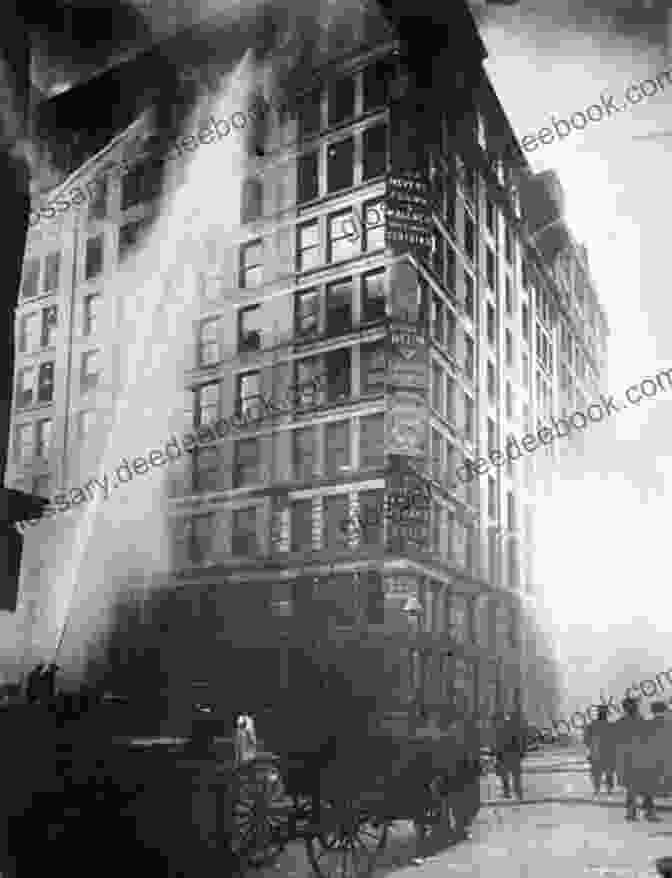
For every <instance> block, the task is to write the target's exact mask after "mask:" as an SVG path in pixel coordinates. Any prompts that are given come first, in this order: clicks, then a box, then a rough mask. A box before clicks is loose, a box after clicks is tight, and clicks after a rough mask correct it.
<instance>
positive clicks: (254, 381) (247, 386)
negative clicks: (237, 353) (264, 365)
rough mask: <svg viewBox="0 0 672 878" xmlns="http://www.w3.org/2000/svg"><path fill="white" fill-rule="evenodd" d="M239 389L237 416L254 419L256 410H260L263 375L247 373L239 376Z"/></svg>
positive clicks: (237, 391) (237, 393)
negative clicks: (248, 415) (246, 416)
mask: <svg viewBox="0 0 672 878" xmlns="http://www.w3.org/2000/svg"><path fill="white" fill-rule="evenodd" d="M237 384H238V387H237V389H236V414H237V415H247V414H248V413H249V414H250V417H252V416H253V415H254V414H255V409H256V410H257V412H258V410H259V400H260V395H261V373H260V372H246V373H245V374H244V375H239V376H238V381H237Z"/></svg>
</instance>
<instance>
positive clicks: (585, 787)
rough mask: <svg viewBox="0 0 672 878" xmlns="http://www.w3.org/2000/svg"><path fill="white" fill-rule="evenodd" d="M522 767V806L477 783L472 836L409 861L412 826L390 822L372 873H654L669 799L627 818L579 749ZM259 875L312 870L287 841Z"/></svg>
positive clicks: (665, 846) (671, 821)
mask: <svg viewBox="0 0 672 878" xmlns="http://www.w3.org/2000/svg"><path fill="white" fill-rule="evenodd" d="M524 765H525V772H524V792H525V795H526V800H525V801H524V802H523V804H522V805H521V804H518V802H517V801H516V800H515V799H514V800H504V799H502V798H501V795H500V792H499V782H498V780H497V778H496V777H495V776H494V775H492V774H490V775H488V776H487V777H485V778H483V781H482V800H483V807H482V808H481V811H480V813H479V815H478V817H477V819H476V821H475V823H474V824H473V826H472V839H471V841H467V842H463V843H461V844H459V845H457V846H456V847H451V848H448V849H447V850H446V851H444V852H443V853H441V854H439V855H437V856H436V857H433V858H431V859H428V860H426V861H425V862H424V863H422V864H421V865H419V866H418V865H413V864H412V862H411V860H412V858H413V857H414V855H415V848H414V835H413V830H412V828H411V826H410V824H408V823H406V822H401V821H400V822H398V823H395V824H394V826H393V827H392V830H391V832H390V841H389V843H388V847H387V849H386V850H385V851H384V852H383V854H381V857H380V860H379V863H378V866H377V868H376V870H375V873H374V874H375V878H382V876H384V875H391V874H394V875H395V876H400V878H401V876H404V878H405V876H410V875H417V876H418V878H421V876H422V878H439V876H441V878H445V876H447V875H453V874H454V875H473V876H481V875H482V876H488V875H494V874H496V875H497V878H528V876H529V878H539V876H542V875H543V876H544V878H556V876H557V878H579V876H587V878H589V876H595V878H598V876H599V878H603V876H604V878H643V876H655V875H656V874H657V873H656V869H655V860H656V858H657V857H661V856H665V855H668V854H672V803H668V801H667V800H661V801H660V802H659V803H658V804H659V805H660V806H661V807H660V811H659V813H660V818H661V822H660V823H647V822H646V821H644V820H640V821H638V822H636V823H626V822H625V820H624V795H625V794H624V792H623V791H622V790H618V791H617V792H616V793H614V794H613V795H611V796H607V795H606V794H604V793H602V794H601V795H600V797H599V799H598V800H594V799H593V795H592V788H591V784H590V777H589V775H588V772H587V764H586V762H585V759H584V756H583V749H582V748H578V747H577V748H575V749H566V750H564V749H563V750H554V751H553V750H550V751H547V752H546V753H540V754H539V753H537V754H530V756H528V757H527V759H526V760H525V763H524ZM668 807H669V810H667V808H668ZM259 874H260V878H270V876H272V875H274V876H276V878H277V876H279V875H283V876H288V878H308V876H309V875H311V871H310V867H309V864H308V862H307V859H306V856H305V853H304V851H303V847H302V846H301V845H300V844H292V845H290V847H289V848H288V849H287V851H286V852H285V854H284V855H283V857H282V859H281V861H280V862H279V863H277V864H276V865H275V866H274V867H273V868H269V869H265V870H262V872H261V873H259Z"/></svg>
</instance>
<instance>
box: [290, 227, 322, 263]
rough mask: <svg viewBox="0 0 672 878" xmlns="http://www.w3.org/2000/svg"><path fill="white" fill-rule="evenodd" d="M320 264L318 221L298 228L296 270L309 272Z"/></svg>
mask: <svg viewBox="0 0 672 878" xmlns="http://www.w3.org/2000/svg"><path fill="white" fill-rule="evenodd" d="M319 264H320V230H319V226H318V223H317V220H313V221H312V222H309V223H304V224H303V225H300V226H297V228H296V270H297V271H308V270H309V269H311V268H317V266H318V265H319Z"/></svg>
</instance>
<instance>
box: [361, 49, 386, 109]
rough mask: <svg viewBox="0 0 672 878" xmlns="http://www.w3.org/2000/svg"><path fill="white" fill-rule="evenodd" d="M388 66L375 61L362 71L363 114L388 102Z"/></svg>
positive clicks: (382, 62)
mask: <svg viewBox="0 0 672 878" xmlns="http://www.w3.org/2000/svg"><path fill="white" fill-rule="evenodd" d="M389 77H390V65H389V63H388V62H387V61H385V60H381V61H376V62H375V63H374V64H371V65H369V67H367V68H366V69H365V70H364V112H365V113H366V112H368V111H369V110H374V109H377V108H378V107H383V106H385V104H386V103H387V101H388V93H389V88H388V83H389Z"/></svg>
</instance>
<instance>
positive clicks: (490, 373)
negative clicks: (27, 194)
mask: <svg viewBox="0 0 672 878" xmlns="http://www.w3.org/2000/svg"><path fill="white" fill-rule="evenodd" d="M487 380H488V399H489V400H490V402H494V401H495V397H496V396H497V379H496V375H495V365H494V363H492V362H491V361H490V360H488V366H487Z"/></svg>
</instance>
